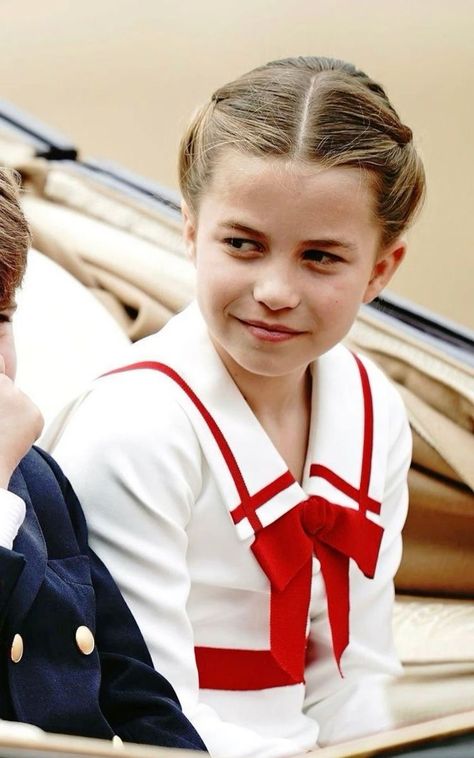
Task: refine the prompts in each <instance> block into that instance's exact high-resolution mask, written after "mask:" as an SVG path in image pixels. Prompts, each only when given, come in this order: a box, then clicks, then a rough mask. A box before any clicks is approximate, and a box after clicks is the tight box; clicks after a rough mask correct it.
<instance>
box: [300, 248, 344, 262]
mask: <svg viewBox="0 0 474 758" xmlns="http://www.w3.org/2000/svg"><path fill="white" fill-rule="evenodd" d="M303 259H304V260H305V261H310V262H311V263H317V264H319V265H323V266H329V265H331V264H334V263H338V262H339V261H340V260H341V258H340V257H339V256H338V255H334V254H333V253H327V252H325V251H324V250H305V251H304V253H303Z"/></svg>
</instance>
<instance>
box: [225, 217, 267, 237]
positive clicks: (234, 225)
mask: <svg viewBox="0 0 474 758" xmlns="http://www.w3.org/2000/svg"><path fill="white" fill-rule="evenodd" d="M219 226H222V227H225V228H226V229H235V230H236V231H237V232H244V233H245V234H253V235H254V236H255V237H265V235H264V233H263V232H259V231H258V229H254V228H253V227H251V226H246V225H245V224H241V223H239V221H233V220H232V219H229V221H222V222H221V223H220V224H219Z"/></svg>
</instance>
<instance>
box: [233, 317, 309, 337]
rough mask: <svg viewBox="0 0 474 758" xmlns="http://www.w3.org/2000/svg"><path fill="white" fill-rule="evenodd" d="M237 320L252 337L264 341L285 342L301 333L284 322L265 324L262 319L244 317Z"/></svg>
mask: <svg viewBox="0 0 474 758" xmlns="http://www.w3.org/2000/svg"><path fill="white" fill-rule="evenodd" d="M239 321H240V323H241V324H243V325H244V326H245V327H247V329H248V330H249V332H250V333H251V334H252V335H253V336H254V337H256V338H257V339H259V340H264V341H266V342H286V341H287V340H290V339H293V338H294V337H297V336H298V335H300V334H302V332H300V331H297V330H296V329H292V328H291V327H289V326H285V325H284V324H267V323H265V322H264V321H245V320H244V319H239Z"/></svg>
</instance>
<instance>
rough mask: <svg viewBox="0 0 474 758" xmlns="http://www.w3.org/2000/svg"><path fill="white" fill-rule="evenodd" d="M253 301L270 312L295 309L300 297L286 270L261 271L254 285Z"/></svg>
mask: <svg viewBox="0 0 474 758" xmlns="http://www.w3.org/2000/svg"><path fill="white" fill-rule="evenodd" d="M253 296H254V298H255V300H256V301H257V302H259V303H262V304H263V305H266V307H267V308H269V309H270V310H272V311H277V310H280V309H283V308H296V306H297V305H299V303H300V299H301V298H300V295H299V292H298V290H297V287H296V285H295V283H294V282H293V278H292V276H291V275H290V274H289V272H288V271H287V270H286V269H283V268H282V269H281V270H269V269H266V270H263V271H261V275H260V277H259V279H258V280H257V281H256V282H255V284H254V289H253Z"/></svg>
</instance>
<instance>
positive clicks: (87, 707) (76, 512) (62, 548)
mask: <svg viewBox="0 0 474 758" xmlns="http://www.w3.org/2000/svg"><path fill="white" fill-rule="evenodd" d="M29 242H30V236H29V231H28V227H27V224H26V221H25V218H24V216H23V213H22V211H21V209H20V205H19V198H18V188H17V184H16V181H15V175H14V174H13V172H11V171H9V170H7V169H0V419H1V423H0V649H1V650H0V682H1V684H0V719H4V720H10V721H22V722H26V723H30V724H34V725H36V726H39V727H41V728H42V729H45V730H47V731H51V732H61V733H64V734H68V733H69V734H78V735H82V736H87V737H96V738H103V739H113V738H114V737H115V736H116V735H118V737H120V738H122V739H124V740H127V741H130V742H140V743H149V744H154V745H162V746H169V747H181V748H189V749H197V750H204V749H205V747H204V744H203V743H202V741H201V739H200V738H199V736H198V734H197V733H196V731H195V730H194V728H193V727H192V726H191V724H190V723H189V722H188V721H187V719H186V718H185V717H184V715H183V714H182V712H181V709H180V706H179V703H178V700H177V697H176V694H175V692H174V690H173V689H172V687H171V686H170V684H169V683H168V682H167V681H166V680H165V679H164V678H163V677H162V676H161V675H160V674H158V673H157V672H156V671H155V670H154V669H153V667H152V663H151V659H150V656H149V654H148V650H147V648H146V646H145V643H144V641H143V638H142V636H141V633H140V631H139V629H138V627H137V626H136V624H135V621H134V619H133V617H132V615H131V613H130V611H129V610H128V607H127V606H126V604H125V602H124V600H123V598H122V596H121V595H120V593H119V590H118V589H117V587H116V585H115V584H114V582H113V580H112V578H111V576H110V574H109V573H108V571H107V569H106V568H105V567H104V565H103V564H102V563H101V562H100V561H99V559H98V558H97V557H96V556H95V555H94V554H93V553H92V552H91V551H90V549H89V547H88V544H87V529H86V525H85V521H84V517H83V514H82V511H81V508H80V505H79V503H78V501H77V498H76V496H75V494H74V492H73V491H72V488H71V486H70V485H69V483H68V481H67V480H66V479H65V477H64V475H63V474H62V472H61V470H60V469H59V467H58V466H57V465H56V464H55V463H54V461H53V460H52V459H51V458H50V457H49V456H48V455H47V454H46V453H44V452H42V451H41V450H38V449H36V448H31V446H32V444H33V442H34V441H35V439H37V437H38V436H39V434H40V432H41V429H42V424H43V422H42V418H41V414H40V413H39V411H38V409H37V408H36V407H35V406H34V405H33V403H32V402H31V401H30V400H29V398H28V397H26V395H24V394H23V393H22V392H21V391H20V390H18V389H17V388H16V387H15V385H14V383H13V380H14V377H15V367H16V360H15V346H14V338H13V333H12V315H13V312H14V310H15V303H14V298H15V290H16V288H17V287H18V286H19V285H20V283H21V280H22V277H23V273H24V270H25V266H26V257H27V251H28V246H29ZM118 737H116V739H117V740H118Z"/></svg>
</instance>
